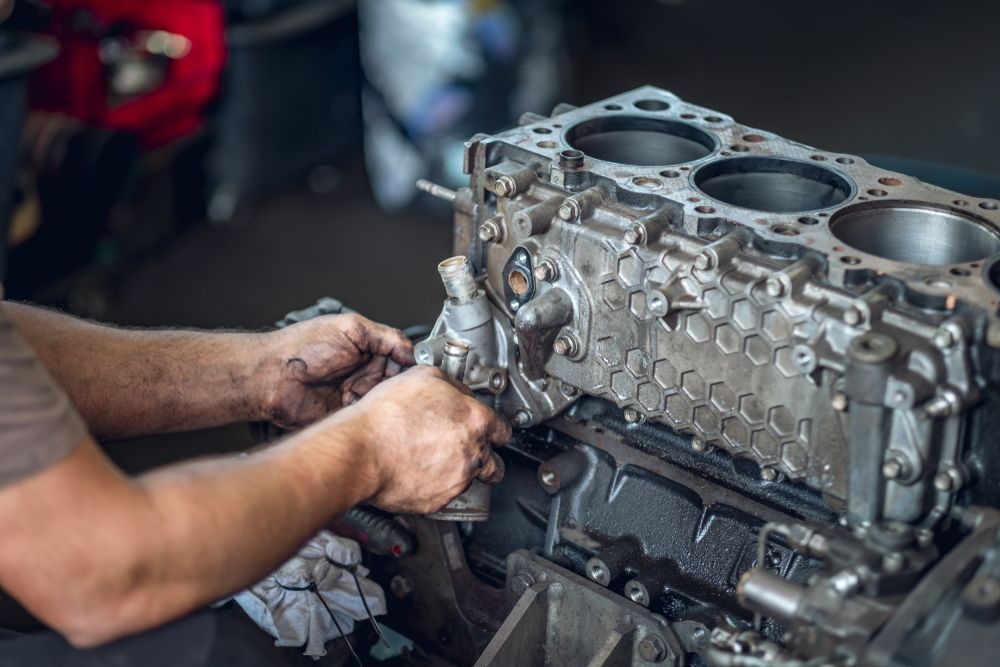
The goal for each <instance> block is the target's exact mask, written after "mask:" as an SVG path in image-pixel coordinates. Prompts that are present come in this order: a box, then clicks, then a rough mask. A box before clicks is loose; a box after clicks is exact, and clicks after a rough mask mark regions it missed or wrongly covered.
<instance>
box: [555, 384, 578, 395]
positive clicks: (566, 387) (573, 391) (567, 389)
mask: <svg viewBox="0 0 1000 667" xmlns="http://www.w3.org/2000/svg"><path fill="white" fill-rule="evenodd" d="M559 391H561V392H562V395H563V396H565V397H566V398H573V397H574V396H576V395H577V394H579V393H580V390H579V389H577V388H576V387H574V386H573V385H571V384H570V383H568V382H560V383H559Z"/></svg>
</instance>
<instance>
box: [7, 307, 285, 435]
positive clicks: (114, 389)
mask: <svg viewBox="0 0 1000 667" xmlns="http://www.w3.org/2000/svg"><path fill="white" fill-rule="evenodd" d="M4 310H5V312H6V313H7V314H8V316H9V317H10V318H11V319H13V320H14V322H15V324H16V326H17V328H18V330H19V331H20V333H21V335H22V336H24V338H25V339H26V340H27V341H28V343H29V344H30V345H31V346H32V347H33V348H34V350H35V351H36V353H37V354H38V356H39V358H40V359H41V361H42V363H43V364H44V365H45V366H46V367H47V368H48V369H49V372H51V373H52V375H53V376H54V377H55V379H56V381H57V382H59V384H60V385H61V386H62V387H63V388H64V389H65V391H66V392H67V393H68V394H69V396H70V398H71V399H72V401H73V403H74V404H75V405H76V407H77V409H78V410H79V411H80V413H81V415H82V416H83V418H84V419H85V420H86V422H87V424H88V426H89V427H90V430H91V432H92V433H94V434H95V436H96V437H98V438H99V439H115V438H125V437H131V436H137V435H145V434H149V433H158V432H167V431H179V430H191V429H196V428H206V427H210V426H218V425H221V424H226V423H231V422H235V421H247V420H253V419H260V418H262V417H263V416H264V407H263V406H262V405H261V400H260V397H261V395H262V392H261V390H260V387H261V385H262V383H263V382H264V381H265V380H264V378H263V377H262V376H263V375H264V373H265V364H266V359H265V355H264V341H265V340H266V336H260V335H255V334H242V333H214V332H204V331H134V330H129V329H119V328H115V327H109V326H103V325H100V324H95V323H93V322H87V321H84V320H80V319H77V318H74V317H71V316H68V315H64V314H61V313H56V312H53V311H49V310H45V309H41V308H35V307H32V306H27V305H22V304H14V303H5V304H4Z"/></svg>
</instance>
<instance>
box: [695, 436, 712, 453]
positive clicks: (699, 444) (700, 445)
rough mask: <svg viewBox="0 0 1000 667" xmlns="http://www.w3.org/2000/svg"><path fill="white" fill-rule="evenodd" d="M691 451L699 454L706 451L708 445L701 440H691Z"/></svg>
mask: <svg viewBox="0 0 1000 667" xmlns="http://www.w3.org/2000/svg"><path fill="white" fill-rule="evenodd" d="M691 449H692V450H694V451H696V452H698V453H699V454H701V453H703V452H704V451H706V450H707V449H708V445H706V444H705V441H704V440H702V439H701V438H691Z"/></svg>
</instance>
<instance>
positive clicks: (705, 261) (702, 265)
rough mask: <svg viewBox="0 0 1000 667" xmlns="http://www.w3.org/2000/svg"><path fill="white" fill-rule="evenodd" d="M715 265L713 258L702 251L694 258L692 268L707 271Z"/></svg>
mask: <svg viewBox="0 0 1000 667" xmlns="http://www.w3.org/2000/svg"><path fill="white" fill-rule="evenodd" d="M714 266H715V260H714V259H713V258H712V255H710V254H709V253H707V252H703V253H701V254H700V255H698V256H696V257H695V258H694V268H696V269H698V270H699V271H708V270H709V269H711V268H712V267H714Z"/></svg>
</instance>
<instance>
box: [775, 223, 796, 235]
mask: <svg viewBox="0 0 1000 667" xmlns="http://www.w3.org/2000/svg"><path fill="white" fill-rule="evenodd" d="M771 231H772V232H774V233H775V234H781V235H782V236H798V235H799V230H797V229H795V228H794V227H789V226H788V225H775V226H774V227H771Z"/></svg>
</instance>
